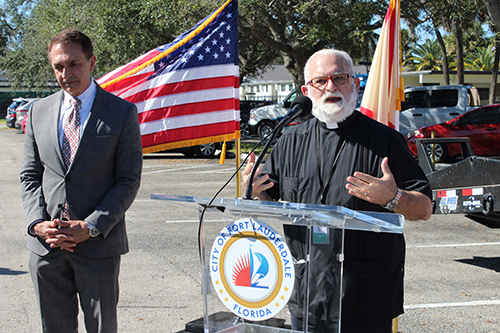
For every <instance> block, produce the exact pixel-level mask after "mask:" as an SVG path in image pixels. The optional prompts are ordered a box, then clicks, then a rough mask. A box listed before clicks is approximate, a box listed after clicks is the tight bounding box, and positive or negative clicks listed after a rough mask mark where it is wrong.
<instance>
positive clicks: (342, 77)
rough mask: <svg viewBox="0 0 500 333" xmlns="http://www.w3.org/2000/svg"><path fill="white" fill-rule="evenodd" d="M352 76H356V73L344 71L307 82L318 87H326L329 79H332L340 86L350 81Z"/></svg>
mask: <svg viewBox="0 0 500 333" xmlns="http://www.w3.org/2000/svg"><path fill="white" fill-rule="evenodd" d="M350 78H354V75H351V74H347V73H343V74H335V75H331V76H322V77H315V78H314V79H312V80H311V81H309V82H307V85H311V86H313V87H316V88H324V87H325V86H326V85H327V84H328V80H329V79H330V80H332V82H333V84H334V85H336V86H337V87H338V86H341V85H343V84H346V83H347V82H349V79H350Z"/></svg>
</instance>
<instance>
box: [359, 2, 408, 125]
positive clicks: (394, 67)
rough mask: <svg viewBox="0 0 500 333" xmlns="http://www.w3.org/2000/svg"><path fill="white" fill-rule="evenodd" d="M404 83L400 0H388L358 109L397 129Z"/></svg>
mask: <svg viewBox="0 0 500 333" xmlns="http://www.w3.org/2000/svg"><path fill="white" fill-rule="evenodd" d="M401 101H404V85H403V76H402V63H401V13H400V0H391V2H390V4H389V9H388V10H387V13H386V15H385V20H384V24H383V25H382V31H381V33H380V37H379V40H378V44H377V48H376V49H375V55H374V56H373V61H372V65H371V68H370V74H369V75H368V81H367V83H366V88H365V92H364V95H363V101H362V102H361V108H360V111H361V113H363V114H365V115H367V116H368V117H370V118H373V119H376V120H378V121H379V122H381V123H384V124H386V125H388V126H390V127H392V128H395V129H396V130H398V129H399V114H398V113H397V112H396V111H399V110H401Z"/></svg>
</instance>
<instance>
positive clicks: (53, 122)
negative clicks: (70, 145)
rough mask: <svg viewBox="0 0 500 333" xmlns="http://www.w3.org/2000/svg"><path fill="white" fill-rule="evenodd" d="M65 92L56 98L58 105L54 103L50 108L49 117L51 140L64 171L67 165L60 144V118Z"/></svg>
mask: <svg viewBox="0 0 500 333" xmlns="http://www.w3.org/2000/svg"><path fill="white" fill-rule="evenodd" d="M63 96H64V95H63V91H62V90H61V91H60V92H59V93H58V94H57V95H56V96H55V98H56V101H57V102H56V103H52V105H51V106H50V107H49V110H48V113H47V114H48V115H49V124H50V125H49V128H50V133H49V135H50V139H51V140H52V144H53V145H54V148H55V150H56V152H57V157H59V161H60V162H61V164H62V166H63V169H66V163H64V159H63V155H62V148H61V143H60V142H59V118H60V114H61V104H62V101H63Z"/></svg>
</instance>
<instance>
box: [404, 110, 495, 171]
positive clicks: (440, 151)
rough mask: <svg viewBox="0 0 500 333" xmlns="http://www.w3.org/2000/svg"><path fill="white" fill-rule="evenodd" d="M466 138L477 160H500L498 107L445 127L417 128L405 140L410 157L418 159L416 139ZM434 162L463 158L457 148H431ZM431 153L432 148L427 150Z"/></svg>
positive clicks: (459, 117) (465, 116)
mask: <svg viewBox="0 0 500 333" xmlns="http://www.w3.org/2000/svg"><path fill="white" fill-rule="evenodd" d="M432 132H434V133H435V134H434V137H436V138H451V137H468V138H470V143H471V146H472V150H473V152H474V154H475V155H478V156H500V104H492V105H486V106H483V107H480V108H478V109H475V110H472V111H469V112H466V113H464V114H463V115H460V116H458V117H456V118H454V119H452V120H449V121H447V122H445V123H441V124H437V125H432V126H425V127H420V128H418V129H416V130H414V131H411V132H410V133H408V135H407V136H406V140H407V142H408V147H409V148H410V150H411V152H412V154H414V155H415V156H416V155H417V147H416V145H415V139H420V138H430V137H431V133H432ZM434 147H435V148H434V149H435V161H436V162H443V161H445V160H446V159H448V157H457V156H461V155H462V149H461V148H460V144H456V143H453V144H439V143H436V144H434ZM426 150H427V151H428V152H430V150H431V145H430V144H429V145H427V146H426Z"/></svg>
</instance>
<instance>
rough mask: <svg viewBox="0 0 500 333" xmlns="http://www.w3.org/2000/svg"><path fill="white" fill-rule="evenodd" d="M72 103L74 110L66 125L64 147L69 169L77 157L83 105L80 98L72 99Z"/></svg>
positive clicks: (72, 109) (65, 159) (63, 150)
mask: <svg viewBox="0 0 500 333" xmlns="http://www.w3.org/2000/svg"><path fill="white" fill-rule="evenodd" d="M70 102H71V107H72V108H71V113H70V115H69V116H68V118H67V119H66V124H65V125H64V136H63V145H62V153H63V158H64V163H66V167H68V168H69V166H70V165H71V162H72V161H73V158H74V157H75V153H76V149H77V148H78V143H79V142H80V107H81V105H82V101H80V100H79V99H78V98H72V99H71V101H70Z"/></svg>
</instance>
